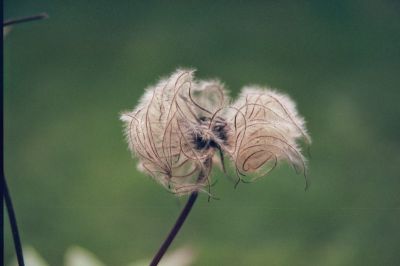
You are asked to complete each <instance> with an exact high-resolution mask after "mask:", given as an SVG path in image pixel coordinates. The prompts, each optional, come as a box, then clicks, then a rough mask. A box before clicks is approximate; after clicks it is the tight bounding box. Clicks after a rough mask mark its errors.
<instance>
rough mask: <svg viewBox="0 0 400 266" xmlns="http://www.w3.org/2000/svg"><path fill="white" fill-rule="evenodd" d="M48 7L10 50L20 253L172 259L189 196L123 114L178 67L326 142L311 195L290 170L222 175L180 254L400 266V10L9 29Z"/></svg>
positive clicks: (315, 159) (260, 9)
mask: <svg viewBox="0 0 400 266" xmlns="http://www.w3.org/2000/svg"><path fill="white" fill-rule="evenodd" d="M41 11H46V12H48V13H49V15H50V19H48V20H46V21H41V22H32V23H27V24H24V25H22V24H21V25H19V26H15V27H14V28H13V29H12V31H11V32H10V33H9V34H8V35H7V36H6V38H5V40H4V78H5V80H4V111H5V117H4V119H5V126H4V134H5V151H4V154H5V167H6V169H5V172H6V176H7V178H8V182H9V185H10V189H11V192H12V196H13V199H14V204H15V208H16V211H17V215H18V222H19V226H20V230H21V236H22V240H23V242H24V243H25V244H29V245H32V246H33V247H35V248H36V249H37V250H38V252H39V253H40V254H41V255H42V256H43V257H44V258H45V259H46V260H47V261H48V262H49V263H50V264H51V265H61V264H62V261H63V254H64V252H65V250H66V249H67V247H69V246H71V245H74V244H77V245H80V246H82V247H84V248H87V249H89V250H91V251H93V252H94V253H95V254H96V255H97V256H98V257H99V258H100V259H101V260H102V261H104V262H105V263H107V264H108V265H126V264H127V263H129V262H131V261H133V260H136V259H141V258H146V257H151V256H152V255H153V254H154V253H155V251H156V250H157V249H158V247H159V245H160V244H161V242H162V240H163V239H164V237H165V235H166V233H167V232H168V230H169V229H170V227H171V226H172V224H173V223H174V221H175V219H176V217H177V215H178V213H179V211H180V209H181V207H182V205H183V204H184V202H185V199H184V198H179V199H177V198H176V197H174V196H173V195H171V194H169V193H167V192H166V191H165V190H164V189H163V188H162V187H161V186H159V185H158V184H156V183H155V182H154V181H152V180H151V179H150V178H148V177H146V176H144V175H143V174H140V173H138V172H137V170H136V161H134V160H132V158H131V155H130V153H129V152H128V149H127V145H126V143H125V141H124V138H123V135H122V124H121V122H120V121H119V120H118V116H119V113H120V112H121V111H122V110H126V109H130V108H133V106H134V105H135V104H136V103H137V100H138V98H139V97H140V96H141V94H142V93H143V89H144V88H145V87H146V86H147V85H149V84H151V83H154V82H156V81H157V79H158V78H159V77H161V76H164V75H167V74H169V73H171V72H173V71H174V70H175V69H176V68H177V67H179V66H184V67H195V68H197V69H198V72H197V76H198V77H199V78H214V77H218V78H220V79H221V80H222V81H224V82H225V83H226V84H227V87H228V88H229V89H231V90H232V92H233V93H232V94H233V95H236V94H237V93H238V92H239V90H240V88H241V87H242V86H244V85H246V84H249V83H253V84H254V83H257V84H262V85H269V86H272V87H276V88H279V89H280V90H281V91H284V92H286V93H288V94H290V95H291V96H292V98H294V99H295V101H296V102H297V103H298V108H299V110H300V113H301V114H302V115H304V116H305V117H306V119H307V121H308V128H309V131H310V133H311V136H312V138H313V145H312V147H311V154H312V158H311V159H310V173H309V177H310V179H311V187H310V189H309V190H308V191H307V192H304V190H303V188H304V179H303V178H302V177H301V176H297V175H296V174H295V173H294V171H293V170H292V169H290V167H288V166H286V165H282V166H281V167H280V168H279V169H277V170H275V171H274V172H273V173H271V175H270V176H268V177H267V178H264V179H262V180H260V181H258V182H256V183H253V184H250V185H245V184H242V185H239V187H238V188H237V189H236V190H235V189H234V188H233V184H232V183H231V182H229V181H228V180H226V178H224V177H223V176H221V177H219V178H218V180H219V182H218V184H217V185H216V186H215V187H214V188H213V191H214V193H215V195H216V196H217V197H219V198H220V199H221V200H212V201H211V202H207V197H206V196H204V195H202V196H201V197H200V198H199V201H198V202H197V204H196V205H195V208H194V209H193V212H192V213H191V215H190V216H189V219H188V221H187V222H186V223H185V225H184V227H183V230H182V231H181V233H180V234H179V236H178V238H177V240H176V241H175V242H174V244H173V246H172V249H176V248H178V247H180V246H182V245H187V244H188V245H190V246H192V247H193V248H194V249H195V250H196V252H197V253H198V258H197V261H196V264H195V265H400V255H399V254H400V253H399V250H400V230H399V226H400V178H399V170H400V166H399V165H400V154H399V150H400V139H399V136H400V119H399V118H400V105H399V101H400V92H399V88H400V87H399V86H400V3H399V2H398V1H300V2H297V1H296V3H295V1H283V2H276V1H271V2H267V1H265V2H261V1H259V2H256V1H254V2H251V1H196V2H195V1H164V2H161V1H160V2H151V1H140V2H139V1H115V2H111V1H54V0H52V1H50V0H49V1H41V0H38V1H16V0H12V1H11V0H6V1H5V2H4V16H5V18H13V17H19V16H25V15H30V14H34V13H38V12H41ZM4 229H5V256H6V261H8V260H10V259H11V258H12V257H13V256H14V253H13V249H12V240H11V236H10V233H9V232H10V231H9V226H8V224H7V223H6V224H5V228H4Z"/></svg>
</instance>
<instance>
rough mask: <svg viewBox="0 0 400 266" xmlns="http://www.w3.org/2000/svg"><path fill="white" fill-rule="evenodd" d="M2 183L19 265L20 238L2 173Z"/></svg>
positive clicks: (20, 265)
mask: <svg viewBox="0 0 400 266" xmlns="http://www.w3.org/2000/svg"><path fill="white" fill-rule="evenodd" d="M3 184H4V201H5V203H6V207H7V212H8V218H9V220H10V226H11V233H12V236H13V239H14V246H15V252H16V253H17V261H18V265H19V266H24V265H25V263H24V256H23V254H22V246H21V239H20V237H19V232H18V226H17V219H16V218H15V212H14V208H13V205H12V201H11V196H10V192H9V190H8V186H7V182H6V178H5V176H4V175H3Z"/></svg>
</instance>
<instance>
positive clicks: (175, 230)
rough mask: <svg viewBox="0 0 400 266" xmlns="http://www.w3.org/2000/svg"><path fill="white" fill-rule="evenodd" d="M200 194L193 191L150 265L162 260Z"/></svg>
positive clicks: (154, 265) (152, 265)
mask: <svg viewBox="0 0 400 266" xmlns="http://www.w3.org/2000/svg"><path fill="white" fill-rule="evenodd" d="M197 196H198V192H197V191H195V192H192V194H190V197H189V199H188V201H187V202H186V205H185V207H184V208H183V210H182V212H181V214H180V215H179V217H178V219H177V220H176V222H175V225H174V227H172V229H171V231H170V232H169V234H168V236H167V238H166V239H165V241H164V243H163V244H162V245H161V247H160V249H159V250H158V251H157V254H156V255H155V256H154V258H153V260H152V261H151V263H150V266H156V265H158V263H159V262H160V260H161V258H162V257H163V256H164V254H165V252H166V251H167V250H168V248H169V246H170V245H171V243H172V241H173V240H174V239H175V237H176V235H177V234H178V232H179V230H180V229H181V227H182V225H183V223H184V222H185V220H186V217H187V216H188V215H189V213H190V210H191V209H192V207H193V204H194V203H195V201H196V199H197Z"/></svg>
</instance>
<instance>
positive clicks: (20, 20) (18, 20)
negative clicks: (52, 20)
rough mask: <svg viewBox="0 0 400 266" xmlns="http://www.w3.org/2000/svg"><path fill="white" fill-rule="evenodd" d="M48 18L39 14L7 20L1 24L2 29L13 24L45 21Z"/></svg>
mask: <svg viewBox="0 0 400 266" xmlns="http://www.w3.org/2000/svg"><path fill="white" fill-rule="evenodd" d="M48 17H49V16H48V15H47V14H46V13H41V14H37V15H32V16H28V17H23V18H15V19H9V20H6V21H4V22H3V27H4V26H10V25H13V24H18V23H23V22H28V21H33V20H40V19H46V18H48Z"/></svg>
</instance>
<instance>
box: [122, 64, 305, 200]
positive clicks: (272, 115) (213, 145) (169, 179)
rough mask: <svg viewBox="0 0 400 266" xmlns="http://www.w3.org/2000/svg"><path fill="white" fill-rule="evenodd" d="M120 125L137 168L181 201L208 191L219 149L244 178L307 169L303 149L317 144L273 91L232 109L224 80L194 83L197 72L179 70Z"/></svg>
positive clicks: (253, 89)
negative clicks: (281, 165)
mask: <svg viewBox="0 0 400 266" xmlns="http://www.w3.org/2000/svg"><path fill="white" fill-rule="evenodd" d="M121 120H122V121H123V122H124V124H125V135H126V138H127V141H128V144H129V148H130V150H131V151H132V153H133V154H134V156H136V157H137V158H138V159H139V169H140V170H141V171H144V172H146V173H148V174H150V175H151V176H152V177H153V178H154V179H155V180H157V181H158V182H159V183H161V184H162V185H163V186H165V187H166V188H167V189H169V190H170V191H171V192H173V193H175V194H178V195H182V194H188V193H191V192H193V191H199V190H200V191H204V192H207V190H206V189H205V188H206V187H208V188H209V187H210V179H209V177H210V173H211V169H212V165H213V158H214V157H215V153H216V151H217V150H219V151H220V156H221V160H222V159H223V153H226V154H227V155H228V156H229V157H230V159H231V160H232V162H233V163H234V165H235V168H236V174H237V176H238V177H239V180H243V177H244V176H247V175H248V174H252V173H257V174H260V175H265V174H267V173H268V172H269V171H270V170H271V169H273V168H274V167H275V166H276V165H277V163H278V162H280V161H283V160H285V161H287V162H289V163H291V164H292V165H293V166H294V168H295V169H296V170H297V171H303V172H305V169H306V165H305V159H304V157H303V155H302V154H301V150H300V147H299V145H298V140H299V139H304V140H305V141H306V142H307V143H310V142H311V140H310V137H309V136H308V134H307V131H306V129H305V124H304V119H303V118H302V117H301V116H299V114H298V113H297V110H296V106H295V104H294V102H293V101H292V100H291V99H290V98H289V97H288V96H286V95H284V94H281V93H278V92H276V91H274V90H270V89H266V88H261V87H257V86H249V87H245V88H243V90H242V92H241V94H240V95H239V97H238V99H237V100H236V102H234V103H233V104H231V103H230V101H229V97H228V94H227V92H226V90H225V88H224V86H223V84H222V83H221V82H219V81H218V80H209V81H196V80H194V70H192V69H178V70H177V71H175V72H174V73H173V74H172V75H171V76H170V77H169V78H164V79H161V80H160V81H159V82H158V83H157V84H156V85H154V86H150V87H148V88H147V89H146V92H145V94H144V95H143V96H142V98H141V99H140V101H139V104H138V105H137V106H136V108H134V109H133V110H132V111H128V112H124V113H122V115H121ZM214 159H215V158H214ZM207 193H209V192H207Z"/></svg>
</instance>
